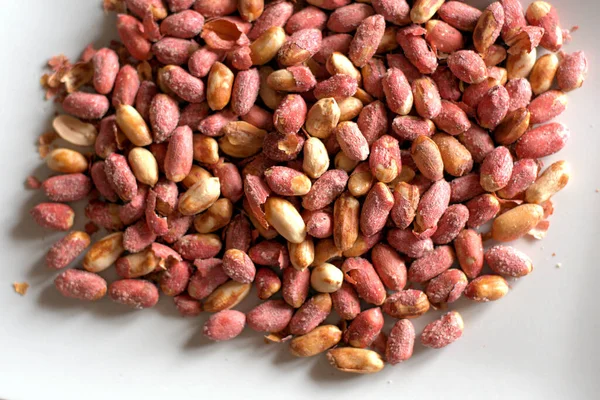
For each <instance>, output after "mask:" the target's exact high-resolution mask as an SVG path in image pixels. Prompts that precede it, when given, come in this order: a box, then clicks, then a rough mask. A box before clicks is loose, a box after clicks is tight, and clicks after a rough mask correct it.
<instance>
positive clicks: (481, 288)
mask: <svg viewBox="0 0 600 400" xmlns="http://www.w3.org/2000/svg"><path fill="white" fill-rule="evenodd" d="M507 293H508V283H507V282H506V280H505V279H504V278H502V277H501V276H498V275H482V276H480V277H478V278H475V279H474V280H472V281H471V282H470V283H469V284H468V285H467V288H466V289H465V297H467V298H468V299H471V300H474V301H477V302H488V301H496V300H499V299H501V298H502V297H504V296H505V295H506V294H507Z"/></svg>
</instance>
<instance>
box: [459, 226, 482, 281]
mask: <svg viewBox="0 0 600 400" xmlns="http://www.w3.org/2000/svg"><path fill="white" fill-rule="evenodd" d="M454 249H455V250H456V258H457V259H458V263H459V264H460V267H461V268H462V270H463V271H464V272H465V274H466V275H467V276H468V277H469V278H471V279H473V278H476V277H477V276H478V275H479V274H480V273H481V269H482V268H483V242H482V240H481V235H480V234H479V233H477V232H476V231H474V230H473V229H465V230H463V231H462V232H460V233H459V234H458V236H457V237H456V239H455V240H454Z"/></svg>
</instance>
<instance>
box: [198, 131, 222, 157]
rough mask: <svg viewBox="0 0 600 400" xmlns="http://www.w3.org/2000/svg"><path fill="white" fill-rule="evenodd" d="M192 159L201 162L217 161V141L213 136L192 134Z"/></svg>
mask: <svg viewBox="0 0 600 400" xmlns="http://www.w3.org/2000/svg"><path fill="white" fill-rule="evenodd" d="M194 160H196V161H198V162H199V163H202V164H216V163H217V162H218V161H219V143H218V142H217V140H216V139H215V138H212V137H209V136H204V135H194Z"/></svg>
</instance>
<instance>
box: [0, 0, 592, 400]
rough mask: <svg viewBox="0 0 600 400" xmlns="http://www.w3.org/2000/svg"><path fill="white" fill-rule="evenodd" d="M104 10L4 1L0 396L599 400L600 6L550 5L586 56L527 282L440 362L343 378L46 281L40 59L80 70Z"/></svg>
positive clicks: (46, 113)
mask: <svg viewBox="0 0 600 400" xmlns="http://www.w3.org/2000/svg"><path fill="white" fill-rule="evenodd" d="M100 3H101V2H100V0H86V1H78V0H53V1H39V0H38V1H35V0H30V1H6V0H5V1H2V12H1V13H0V37H1V38H2V40H1V41H0V54H1V59H2V61H1V62H0V82H2V87H1V89H0V91H1V95H0V96H1V97H0V121H2V124H1V129H2V135H1V137H2V142H1V144H0V152H1V156H0V165H1V166H2V167H1V168H0V174H1V180H0V182H1V187H2V194H1V195H0V215H1V219H0V226H1V227H2V229H0V235H1V236H0V249H1V250H0V255H1V258H2V265H1V266H0V398H3V399H8V400H15V399H27V400H33V399H35V400H37V399H42V398H44V399H61V400H67V399H78V400H79V399H86V400H92V399H99V400H100V399H101V400H106V399H122V398H123V399H125V398H128V399H144V400H151V399H161V400H164V399H192V398H237V399H249V398H252V399H265V398H275V396H277V397H278V398H304V399H306V398H333V397H335V398H353V399H354V398H356V399H358V398H360V399H371V398H378V399H392V398H402V399H409V398H415V399H471V398H473V399H479V398H485V399H495V398H510V399H517V398H523V399H566V398H569V399H592V398H598V393H599V391H600V380H599V379H598V377H597V372H598V364H599V362H600V346H599V345H598V344H599V342H600V322H599V318H598V304H597V302H598V300H597V298H596V295H597V293H598V288H599V285H600V268H599V267H598V250H599V248H600V246H599V243H600V242H599V239H600V226H599V223H600V193H598V192H597V191H596V189H600V157H598V151H599V150H600V134H599V133H598V132H597V131H598V127H599V124H598V122H597V121H598V118H600V101H599V97H598V94H599V93H600V79H599V78H600V76H599V75H598V74H597V72H596V71H598V65H600V59H599V53H598V50H597V49H598V47H599V46H598V43H599V42H600V23H599V21H598V16H600V2H598V1H594V0H586V1H570V0H555V1H554V4H555V5H556V6H557V8H558V10H559V12H560V16H561V20H562V22H563V25H564V27H571V26H573V25H579V26H580V27H581V28H580V29H579V31H577V32H576V33H575V34H574V35H573V37H574V40H573V42H572V43H571V44H570V45H568V46H567V47H566V48H567V50H569V51H573V50H579V49H583V50H585V51H586V54H587V56H588V59H589V62H590V66H591V68H590V75H589V77H588V80H587V81H586V83H585V85H584V88H583V89H581V90H579V91H576V92H574V93H573V94H571V95H570V104H569V109H568V111H567V112H566V113H565V114H564V115H563V116H562V117H561V118H560V120H561V121H564V122H565V123H567V124H568V125H569V127H570V128H571V131H572V139H571V141H570V143H569V144H568V146H567V147H566V149H565V150H564V151H562V152H561V153H560V155H559V156H558V157H560V158H561V159H566V160H569V161H570V162H571V163H572V166H573V170H574V173H573V178H572V181H571V183H570V184H569V186H568V188H567V189H566V190H565V191H564V192H562V193H560V194H559V195H557V196H556V198H555V204H556V213H555V215H554V216H553V217H552V218H551V221H552V226H551V230H550V232H549V234H548V236H547V238H546V239H545V240H543V241H530V240H524V241H521V242H520V243H518V247H519V248H520V249H522V250H525V251H526V252H527V253H528V254H530V255H531V256H532V258H533V259H534V261H535V271H534V273H533V274H532V275H530V276H529V277H527V278H524V279H522V280H521V281H519V282H511V285H512V289H513V290H511V292H510V293H509V295H508V296H506V298H504V299H502V300H501V301H498V302H496V303H493V304H482V305H479V304H477V305H476V304H468V303H466V302H462V303H460V304H459V306H458V308H459V310H460V311H461V312H462V314H463V316H464V320H465V325H466V327H465V332H464V335H463V337H462V338H461V339H460V340H459V341H457V342H456V343H454V344H452V345H451V346H449V347H447V348H445V349H443V350H438V351H434V350H429V349H425V348H423V347H421V346H420V345H418V346H417V347H416V349H415V355H414V357H413V358H412V359H411V360H410V361H409V362H406V363H404V364H402V365H399V366H396V367H390V366H387V367H386V368H385V369H384V370H383V371H382V372H381V373H379V374H376V375H371V376H354V375H345V374H342V373H338V372H337V371H335V370H334V369H332V368H331V367H330V366H329V365H328V364H327V362H326V360H325V358H324V356H320V357H316V358H313V359H308V360H305V359H294V358H293V357H291V356H290V355H289V354H288V352H287V348H286V345H280V346H277V345H265V344H264V343H263V339H262V337H261V335H258V334H255V333H253V332H251V331H250V330H249V329H247V330H246V331H245V332H244V334H243V335H242V337H241V338H238V339H237V340H235V341H232V342H229V343H220V344H214V343H209V342H208V341H207V340H205V339H204V338H203V337H202V334H201V330H200V328H201V326H202V323H203V321H204V320H205V318H206V315H205V314H204V315H203V316H202V317H201V318H197V319H183V318H180V317H178V316H177V315H176V314H175V312H174V310H173V306H172V304H171V302H170V299H168V298H163V299H162V301H161V302H160V304H159V306H158V307H157V309H155V310H147V311H144V312H137V311H128V310H126V309H124V308H123V307H120V306H118V305H115V304H113V303H111V302H110V300H108V299H104V300H102V301H101V302H99V303H97V304H91V305H90V304H82V303H78V302H76V301H71V300H67V299H63V298H61V297H60V296H59V295H58V294H57V293H56V291H55V290H54V287H53V286H52V279H53V276H54V275H55V273H52V272H49V271H47V270H46V269H45V267H44V265H43V264H42V263H41V260H42V258H43V256H44V254H45V251H46V249H47V248H48V247H49V246H50V245H51V244H52V243H53V242H54V241H55V240H56V239H57V238H58V237H61V234H50V233H48V232H44V231H41V230H39V229H38V228H37V227H36V226H35V225H34V224H33V223H32V221H31V219H30V217H29V215H28V211H29V209H30V208H31V207H32V206H33V205H34V204H36V202H39V201H40V200H41V199H42V196H41V194H40V193H35V192H33V191H28V190H26V189H25V188H24V183H23V182H24V181H25V178H26V177H27V176H28V175H29V174H32V173H34V174H36V175H38V176H43V174H44V173H45V172H44V170H45V168H44V166H43V165H42V162H41V161H40V159H39V157H38V155H37V153H36V145H35V141H36V139H37V136H38V135H39V134H40V133H42V132H44V131H45V130H47V129H48V128H50V123H49V122H50V120H51V118H52V115H53V112H54V107H53V104H52V103H51V102H45V101H43V93H42V91H41V89H40V86H39V83H38V80H39V77H40V74H41V73H42V67H43V66H44V63H45V61H46V60H47V59H48V58H50V57H51V56H53V55H55V54H59V53H62V52H64V53H65V54H66V55H68V56H69V57H71V58H76V57H77V56H78V55H79V54H80V51H81V50H82V49H83V48H84V47H85V46H86V45H87V44H88V43H90V42H94V43H95V44H96V45H97V46H99V45H105V44H107V43H108V41H107V38H108V37H110V36H111V35H114V33H113V32H114V28H113V23H114V15H108V16H107V15H104V14H103V12H102V10H101V9H100V6H99V4H100ZM555 159H557V157H552V158H551V159H549V160H547V162H548V164H549V163H550V161H551V160H555ZM81 220H83V218H82V217H80V221H81ZM554 253H556V255H555V256H553V254H554ZM558 264H562V267H561V268H557V265H558ZM16 281H27V282H29V283H30V284H31V289H30V290H29V292H28V293H27V295H26V296H25V297H21V296H19V295H17V294H16V293H15V292H14V291H13V289H12V287H11V284H12V283H13V282H16ZM434 315H435V313H434V314H432V315H431V316H430V319H431V318H433V317H434ZM419 326H422V324H421V323H420V324H419Z"/></svg>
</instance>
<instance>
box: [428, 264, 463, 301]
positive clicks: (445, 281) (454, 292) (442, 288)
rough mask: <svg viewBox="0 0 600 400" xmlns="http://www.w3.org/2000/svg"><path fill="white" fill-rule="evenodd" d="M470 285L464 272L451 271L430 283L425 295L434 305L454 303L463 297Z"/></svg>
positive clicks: (443, 273)
mask: <svg viewBox="0 0 600 400" xmlns="http://www.w3.org/2000/svg"><path fill="white" fill-rule="evenodd" d="M468 283H469V281H468V279H467V277H466V276H465V274H464V273H463V272H462V271H460V270H458V269H449V270H448V271H445V272H442V273H441V274H440V275H439V276H438V277H436V278H433V279H432V280H431V281H429V283H428V284H427V289H426V290H425V294H427V298H428V299H429V301H430V302H431V303H433V304H442V303H453V302H455V301H456V300H458V298H459V297H460V296H461V295H462V293H463V292H464V290H465V288H466V287H467V284H468Z"/></svg>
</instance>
